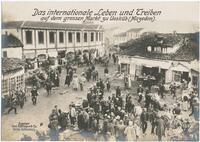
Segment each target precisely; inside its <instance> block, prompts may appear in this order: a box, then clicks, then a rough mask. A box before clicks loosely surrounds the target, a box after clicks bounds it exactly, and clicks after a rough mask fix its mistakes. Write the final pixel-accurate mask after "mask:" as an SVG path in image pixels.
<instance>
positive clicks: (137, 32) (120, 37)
mask: <svg viewBox="0 0 200 142" xmlns="http://www.w3.org/2000/svg"><path fill="white" fill-rule="evenodd" d="M142 31H143V28H132V29H129V30H127V31H126V32H122V33H119V34H116V35H114V45H119V44H120V43H124V42H127V41H129V40H132V39H136V38H139V37H140V36H141V34H142Z"/></svg>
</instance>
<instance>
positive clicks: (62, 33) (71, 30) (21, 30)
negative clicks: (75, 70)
mask: <svg viewBox="0 0 200 142" xmlns="http://www.w3.org/2000/svg"><path fill="white" fill-rule="evenodd" d="M2 31H3V34H5V33H7V34H9V33H11V34H13V35H14V36H16V37H17V38H18V39H19V40H20V41H21V42H22V43H23V45H24V47H23V55H24V57H25V58H30V59H34V58H37V57H38V56H40V55H44V56H46V57H47V56H49V57H57V56H58V54H59V53H60V52H70V51H72V52H73V51H75V50H81V51H83V50H90V49H95V50H96V51H98V53H99V54H104V35H103V34H104V31H103V28H102V26H101V25H88V24H63V23H48V22H33V21H10V22H5V23H3V24H2Z"/></svg>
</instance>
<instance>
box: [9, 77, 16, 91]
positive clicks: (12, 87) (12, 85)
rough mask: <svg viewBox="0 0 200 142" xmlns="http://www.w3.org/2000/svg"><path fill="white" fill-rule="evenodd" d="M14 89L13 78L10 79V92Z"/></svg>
mask: <svg viewBox="0 0 200 142" xmlns="http://www.w3.org/2000/svg"><path fill="white" fill-rule="evenodd" d="M15 87H16V82H15V77H13V78H11V79H10V88H11V90H15Z"/></svg>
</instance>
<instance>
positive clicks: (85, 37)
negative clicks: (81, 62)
mask: <svg viewBox="0 0 200 142" xmlns="http://www.w3.org/2000/svg"><path fill="white" fill-rule="evenodd" d="M84 42H87V33H84Z"/></svg>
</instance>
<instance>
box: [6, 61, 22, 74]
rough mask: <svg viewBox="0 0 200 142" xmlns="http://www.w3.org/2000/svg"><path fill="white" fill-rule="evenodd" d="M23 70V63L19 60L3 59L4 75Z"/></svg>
mask: <svg viewBox="0 0 200 142" xmlns="http://www.w3.org/2000/svg"><path fill="white" fill-rule="evenodd" d="M22 69H23V61H22V60H20V59H18V58H2V73H3V74H5V73H11V72H16V71H19V70H22Z"/></svg>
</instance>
